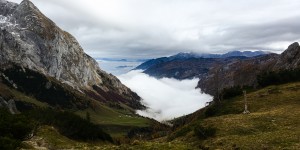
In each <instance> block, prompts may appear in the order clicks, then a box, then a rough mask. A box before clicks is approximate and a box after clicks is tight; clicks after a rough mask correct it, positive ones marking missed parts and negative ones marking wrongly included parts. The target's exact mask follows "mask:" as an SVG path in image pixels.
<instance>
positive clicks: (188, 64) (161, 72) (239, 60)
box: [135, 43, 300, 95]
mask: <svg viewBox="0 0 300 150" xmlns="http://www.w3.org/2000/svg"><path fill="white" fill-rule="evenodd" d="M299 55H300V47H299V44H298V43H293V44H291V45H290V46H289V48H288V49H287V50H286V51H285V52H284V53H282V54H281V55H278V54H273V53H269V52H263V51H255V52H250V51H245V52H240V51H233V52H229V53H226V54H195V53H179V54H177V55H174V56H170V57H161V58H157V59H151V60H149V61H146V62H144V63H143V64H141V65H139V66H138V67H136V68H135V69H142V70H144V71H143V72H144V73H146V74H148V75H150V76H154V77H157V78H162V77H168V78H175V79H180V80H182V79H190V78H199V79H200V80H199V83H198V86H197V87H199V88H201V90H202V91H204V92H206V93H209V94H211V95H214V94H215V93H216V90H219V89H223V88H226V87H232V86H239V85H241V86H243V85H248V86H255V85H256V83H257V78H256V77H257V75H259V74H261V73H263V72H268V71H273V70H285V69H294V68H298V67H299V65H300V56H299Z"/></svg>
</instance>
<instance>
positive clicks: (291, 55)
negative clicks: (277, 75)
mask: <svg viewBox="0 0 300 150" xmlns="http://www.w3.org/2000/svg"><path fill="white" fill-rule="evenodd" d="M299 67H300V46H299V43H298V42H295V43H293V44H291V45H290V46H289V47H288V49H287V50H285V51H284V52H283V53H282V54H281V55H280V57H279V59H278V60H277V62H276V65H275V66H274V68H273V70H280V69H295V68H299Z"/></svg>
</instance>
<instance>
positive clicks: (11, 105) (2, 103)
mask: <svg viewBox="0 0 300 150" xmlns="http://www.w3.org/2000/svg"><path fill="white" fill-rule="evenodd" d="M0 108H5V109H7V110H9V112H10V113H11V114H18V113H20V112H19V111H18V109H17V106H16V103H15V100H13V99H10V100H9V101H6V100H4V98H2V97H1V96H0Z"/></svg>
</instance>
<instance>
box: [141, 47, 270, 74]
mask: <svg viewBox="0 0 300 150" xmlns="http://www.w3.org/2000/svg"><path fill="white" fill-rule="evenodd" d="M266 54H269V52H264V51H253V52H252V51H243V52H241V51H231V52H228V53H226V54H205V53H203V54H198V53H193V52H191V53H178V54H176V55H173V56H170V57H161V58H156V59H151V60H148V61H146V62H144V63H142V64H141V65H139V66H137V67H136V68H135V69H136V70H138V69H141V70H147V69H149V68H151V67H153V66H157V65H159V64H162V63H166V62H170V61H178V60H187V59H193V58H198V59H200V58H230V57H255V56H259V55H266Z"/></svg>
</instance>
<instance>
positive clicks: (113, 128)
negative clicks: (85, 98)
mask: <svg viewBox="0 0 300 150" xmlns="http://www.w3.org/2000/svg"><path fill="white" fill-rule="evenodd" d="M87 112H88V113H89V114H90V118H91V121H92V122H93V123H95V124H98V125H100V126H101V127H102V128H103V130H104V131H106V132H107V133H109V134H110V135H111V136H112V137H124V136H125V135H127V132H128V131H129V130H130V129H132V128H134V127H147V126H150V124H151V122H150V120H149V119H146V118H143V117H140V116H137V115H135V114H132V113H130V112H127V113H124V114H122V113H120V112H118V111H115V110H113V109H111V108H109V107H106V106H104V105H99V106H98V108H97V109H95V110H92V109H86V110H79V111H76V112H75V114H77V115H79V116H81V117H82V118H86V113H87Z"/></svg>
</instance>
